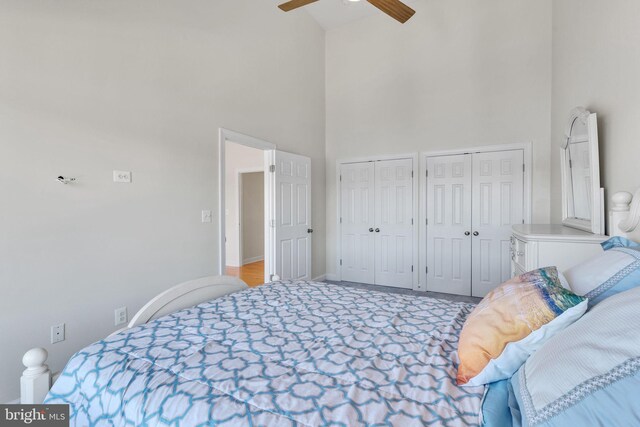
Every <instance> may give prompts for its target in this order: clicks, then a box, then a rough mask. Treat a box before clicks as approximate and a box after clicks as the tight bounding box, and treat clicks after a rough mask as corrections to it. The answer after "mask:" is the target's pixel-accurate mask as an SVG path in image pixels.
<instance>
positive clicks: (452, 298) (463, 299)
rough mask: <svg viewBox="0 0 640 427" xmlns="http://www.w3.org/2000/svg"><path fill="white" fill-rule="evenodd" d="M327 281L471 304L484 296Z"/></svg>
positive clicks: (353, 286) (341, 284) (334, 283)
mask: <svg viewBox="0 0 640 427" xmlns="http://www.w3.org/2000/svg"><path fill="white" fill-rule="evenodd" d="M326 282H327V283H331V284H333V285H339V286H347V287H352V288H359V289H369V290H372V291H378V292H389V293H394V294H403V295H415V296H418V297H429V298H437V299H444V300H447V301H455V302H467V303H471V304H477V303H479V302H480V301H482V298H474V297H467V296H464V295H451V294H441V293H438V292H418V291H414V290H411V289H401V288H392V287H388V286H377V285H367V284H364V283H354V282H333V281H331V280H327V281H326Z"/></svg>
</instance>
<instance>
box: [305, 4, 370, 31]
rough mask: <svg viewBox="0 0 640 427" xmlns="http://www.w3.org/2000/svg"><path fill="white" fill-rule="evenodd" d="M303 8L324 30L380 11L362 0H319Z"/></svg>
mask: <svg viewBox="0 0 640 427" xmlns="http://www.w3.org/2000/svg"><path fill="white" fill-rule="evenodd" d="M304 9H305V10H306V11H307V12H308V13H309V14H310V15H311V16H313V18H314V19H315V20H316V21H318V22H319V23H320V25H322V27H323V28H324V29H325V30H330V29H332V28H336V27H339V26H341V25H345V24H348V23H350V22H353V21H356V20H358V19H361V18H364V17H366V16H370V15H375V14H376V13H382V12H380V11H379V10H378V9H376V8H375V7H373V6H372V5H370V4H369V3H367V2H366V1H364V0H363V1H359V2H350V1H348V0H319V1H317V2H315V3H312V4H310V5H308V6H305V7H304Z"/></svg>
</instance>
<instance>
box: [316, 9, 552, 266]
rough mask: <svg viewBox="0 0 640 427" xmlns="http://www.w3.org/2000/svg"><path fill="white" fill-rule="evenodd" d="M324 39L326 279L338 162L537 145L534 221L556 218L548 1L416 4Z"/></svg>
mask: <svg viewBox="0 0 640 427" xmlns="http://www.w3.org/2000/svg"><path fill="white" fill-rule="evenodd" d="M415 7H416V9H418V10H419V13H416V15H415V16H414V17H413V18H412V19H411V20H410V21H409V22H408V23H407V24H405V25H404V26H403V27H402V28H401V30H399V29H398V28H399V27H398V25H397V23H396V22H393V20H391V19H389V18H388V17H386V16H385V15H383V14H377V15H375V16H372V17H370V18H365V19H362V20H360V21H357V22H355V23H353V24H350V25H348V26H345V27H341V28H338V29H335V30H331V31H329V32H328V33H327V46H326V50H327V59H326V61H327V208H326V212H327V230H328V234H327V273H328V274H333V273H335V272H336V261H335V260H336V241H337V240H336V239H337V225H336V197H337V196H336V172H335V167H336V159H346V158H354V157H356V158H357V157H361V156H371V155H385V154H401V153H412V152H422V151H430V150H443V149H452V148H465V147H472V146H481V145H494V144H505V143H516V142H528V141H532V142H533V151H534V153H533V160H534V171H533V180H534V189H533V219H534V221H536V222H548V221H549V158H550V154H549V147H550V143H549V135H550V127H551V124H550V117H551V0H536V1H531V0H481V1H480V0H471V1H470V0H446V1H426V0H418V1H416V2H415Z"/></svg>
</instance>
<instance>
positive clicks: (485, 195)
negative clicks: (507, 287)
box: [471, 150, 524, 297]
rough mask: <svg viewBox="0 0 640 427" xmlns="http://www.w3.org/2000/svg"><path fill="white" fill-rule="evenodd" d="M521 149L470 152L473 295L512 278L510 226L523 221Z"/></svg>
mask: <svg viewBox="0 0 640 427" xmlns="http://www.w3.org/2000/svg"><path fill="white" fill-rule="evenodd" d="M523 165H524V152H523V151H522V150H512V151H499V152H493V153H476V154H473V210H472V211H473V214H472V215H473V217H472V221H471V222H472V224H473V240H472V241H473V245H472V253H471V258H472V260H473V263H472V265H473V271H472V277H473V282H472V285H471V288H472V291H473V292H472V295H473V296H474V297H484V296H485V295H486V294H487V293H489V292H490V291H491V290H493V289H494V288H495V287H497V286H498V285H500V284H501V283H502V282H504V281H506V280H508V279H510V278H511V256H510V251H511V244H510V239H511V235H512V231H511V228H512V226H513V225H515V224H522V223H523V220H524V204H523V202H524V170H523Z"/></svg>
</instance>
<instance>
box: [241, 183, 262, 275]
mask: <svg viewBox="0 0 640 427" xmlns="http://www.w3.org/2000/svg"><path fill="white" fill-rule="evenodd" d="M241 187H242V214H241V216H242V220H241V223H242V263H243V264H248V263H252V262H256V261H259V260H263V259H264V172H258V173H243V174H242V184H241Z"/></svg>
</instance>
